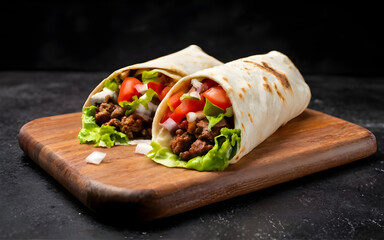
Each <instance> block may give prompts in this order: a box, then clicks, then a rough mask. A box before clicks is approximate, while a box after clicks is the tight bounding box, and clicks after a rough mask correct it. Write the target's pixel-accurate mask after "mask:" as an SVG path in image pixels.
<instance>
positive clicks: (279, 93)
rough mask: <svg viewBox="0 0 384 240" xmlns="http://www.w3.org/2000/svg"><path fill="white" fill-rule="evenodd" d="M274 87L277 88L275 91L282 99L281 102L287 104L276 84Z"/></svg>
mask: <svg viewBox="0 0 384 240" xmlns="http://www.w3.org/2000/svg"><path fill="white" fill-rule="evenodd" d="M273 87H274V88H275V91H276V93H277V95H278V96H279V98H280V99H281V101H283V102H285V98H284V96H283V95H282V94H281V92H280V91H279V89H278V88H277V85H276V83H273Z"/></svg>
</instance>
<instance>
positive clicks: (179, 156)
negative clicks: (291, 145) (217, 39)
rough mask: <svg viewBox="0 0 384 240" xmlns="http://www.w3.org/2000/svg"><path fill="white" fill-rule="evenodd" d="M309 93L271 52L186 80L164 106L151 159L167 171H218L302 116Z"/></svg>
mask: <svg viewBox="0 0 384 240" xmlns="http://www.w3.org/2000/svg"><path fill="white" fill-rule="evenodd" d="M310 97H311V93H310V89H309V87H308V85H307V84H306V83H305V81H304V79H303V77H302V75H301V74H300V72H299V70H298V69H297V68H296V67H295V65H294V64H293V63H292V61H291V60H290V59H289V58H288V57H287V56H285V55H284V54H282V53H280V52H277V51H271V52H269V53H267V54H263V55H255V56H251V57H246V58H242V59H238V60H235V61H232V62H229V63H226V64H224V65H221V66H216V67H213V68H210V69H205V70H201V71H198V72H196V73H194V74H191V75H189V76H186V77H184V78H182V79H181V80H180V81H179V82H178V83H176V84H175V86H173V88H172V89H171V90H170V92H169V93H168V95H167V96H166V97H165V98H164V99H163V101H162V102H161V103H160V105H159V108H158V111H157V113H156V115H155V117H154V121H153V126H152V142H151V150H150V151H149V152H147V154H146V155H147V156H148V157H149V158H151V159H152V160H153V161H155V162H157V163H159V164H162V165H165V166H167V167H183V168H188V169H195V170H198V171H220V170H224V169H225V168H226V167H227V166H228V165H229V164H233V163H236V162H237V161H239V160H240V159H241V158H242V157H243V156H244V155H246V154H247V153H249V152H250V151H251V150H252V149H254V148H255V147H256V146H257V145H259V144H260V143H261V142H263V141H264V140H265V139H266V138H268V137H269V136H270V135H272V134H273V133H274V132H275V131H276V130H277V129H278V128H279V127H280V126H282V125H284V124H286V123H287V122H288V121H289V120H291V119H292V118H294V117H296V116H298V115H299V114H300V113H302V112H303V111H304V110H305V109H306V107H307V105H308V103H309V100H310Z"/></svg>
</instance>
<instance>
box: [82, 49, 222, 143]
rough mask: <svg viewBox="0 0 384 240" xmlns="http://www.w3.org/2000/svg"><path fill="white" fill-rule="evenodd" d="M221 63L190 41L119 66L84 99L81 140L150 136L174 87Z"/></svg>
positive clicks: (115, 140) (123, 140)
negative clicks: (157, 114) (174, 49)
mask: <svg viewBox="0 0 384 240" xmlns="http://www.w3.org/2000/svg"><path fill="white" fill-rule="evenodd" d="M221 64H222V63H221V62H220V61H218V60H216V59H215V58H213V57H211V56H209V55H208V54H206V53H205V52H203V51H202V50H201V49H200V48H199V47H198V46H196V45H191V46H189V47H187V48H185V49H183V50H181V51H178V52H175V53H172V54H170V55H166V56H163V57H160V58H157V59H154V60H151V61H148V62H144V63H140V64H135V65H131V66H127V67H124V68H121V69H119V70H116V71H115V72H113V73H112V74H111V75H109V76H108V77H107V78H106V79H104V80H103V81H102V82H101V83H100V84H99V85H98V86H97V87H96V88H95V89H94V90H93V91H92V92H91V94H90V95H89V97H88V99H87V100H86V101H85V104H84V106H83V115H82V129H81V130H80V132H79V134H78V139H79V142H80V143H93V144H94V146H98V147H112V146H114V145H125V144H128V142H129V141H131V140H133V139H151V136H152V134H151V127H152V119H153V116H154V113H155V111H156V109H157V106H158V105H159V103H160V102H161V100H162V99H163V98H164V96H165V95H166V93H167V92H168V91H169V90H170V89H171V87H172V86H173V85H174V84H175V83H176V82H177V81H179V80H180V79H181V78H182V77H184V76H187V75H188V74H191V73H194V72H196V71H199V70H201V69H205V68H210V67H213V66H217V65H221Z"/></svg>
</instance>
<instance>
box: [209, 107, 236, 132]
mask: <svg viewBox="0 0 384 240" xmlns="http://www.w3.org/2000/svg"><path fill="white" fill-rule="evenodd" d="M232 116H233V109H232V107H229V108H227V109H225V113H220V114H219V115H217V116H206V117H207V119H208V122H209V124H208V130H209V131H211V129H212V128H213V127H214V126H215V125H216V124H217V123H219V122H220V121H221V120H222V119H223V118H224V117H232Z"/></svg>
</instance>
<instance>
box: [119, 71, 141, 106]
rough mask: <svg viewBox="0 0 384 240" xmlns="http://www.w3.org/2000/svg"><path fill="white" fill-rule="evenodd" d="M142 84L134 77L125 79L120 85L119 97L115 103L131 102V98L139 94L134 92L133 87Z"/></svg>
mask: <svg viewBox="0 0 384 240" xmlns="http://www.w3.org/2000/svg"><path fill="white" fill-rule="evenodd" d="M138 84H143V83H142V82H140V80H139V79H137V78H134V77H126V78H125V79H124V81H123V83H122V84H121V88H120V92H119V97H118V98H117V102H123V101H131V100H132V97H133V96H135V95H136V96H138V95H139V94H140V93H139V92H138V91H137V90H136V88H135V86H136V85H138Z"/></svg>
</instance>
